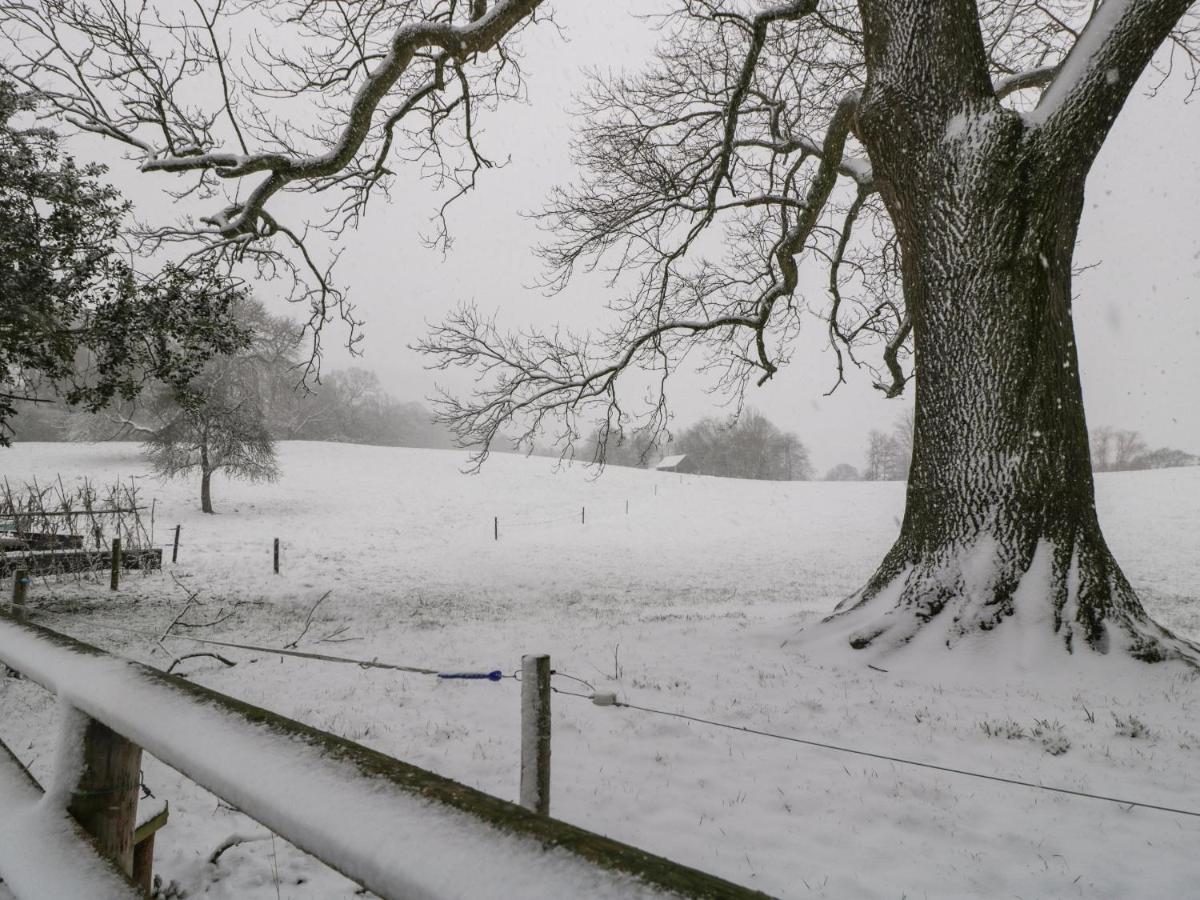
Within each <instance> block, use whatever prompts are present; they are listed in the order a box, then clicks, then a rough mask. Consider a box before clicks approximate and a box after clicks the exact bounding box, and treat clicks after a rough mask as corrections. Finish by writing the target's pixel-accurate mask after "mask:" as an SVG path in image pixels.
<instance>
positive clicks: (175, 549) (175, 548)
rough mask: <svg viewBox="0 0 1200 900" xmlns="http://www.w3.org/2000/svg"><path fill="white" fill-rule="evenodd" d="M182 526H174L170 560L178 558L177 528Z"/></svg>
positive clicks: (174, 560) (175, 560)
mask: <svg viewBox="0 0 1200 900" xmlns="http://www.w3.org/2000/svg"><path fill="white" fill-rule="evenodd" d="M182 527H183V526H182V525H176V526H175V543H174V544H173V545H172V546H171V562H177V561H178V560H179V529H180V528H182Z"/></svg>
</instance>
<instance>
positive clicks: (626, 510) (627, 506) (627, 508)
mask: <svg viewBox="0 0 1200 900" xmlns="http://www.w3.org/2000/svg"><path fill="white" fill-rule="evenodd" d="M625 515H629V501H628V500H626V501H625Z"/></svg>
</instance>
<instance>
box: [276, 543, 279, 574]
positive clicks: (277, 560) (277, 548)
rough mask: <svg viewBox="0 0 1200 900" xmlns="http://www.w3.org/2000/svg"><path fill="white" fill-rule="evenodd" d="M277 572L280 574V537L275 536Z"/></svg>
mask: <svg viewBox="0 0 1200 900" xmlns="http://www.w3.org/2000/svg"><path fill="white" fill-rule="evenodd" d="M275 574H276V575H278V574H279V538H275Z"/></svg>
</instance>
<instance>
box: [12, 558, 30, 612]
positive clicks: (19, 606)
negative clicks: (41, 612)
mask: <svg viewBox="0 0 1200 900" xmlns="http://www.w3.org/2000/svg"><path fill="white" fill-rule="evenodd" d="M28 597H29V570H28V569H16V570H15V571H14V572H13V592H12V614H13V616H14V617H16V620H17V621H18V622H23V621H25V600H26V598H28Z"/></svg>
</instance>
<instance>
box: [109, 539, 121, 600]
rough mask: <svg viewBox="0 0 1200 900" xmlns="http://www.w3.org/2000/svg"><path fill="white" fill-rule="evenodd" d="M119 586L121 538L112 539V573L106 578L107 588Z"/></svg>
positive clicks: (111, 588)
mask: <svg viewBox="0 0 1200 900" xmlns="http://www.w3.org/2000/svg"><path fill="white" fill-rule="evenodd" d="M120 586H121V539H120V538H119V537H115V538H113V539H112V574H111V575H110V576H109V579H108V589H109V590H110V591H115V590H117V588H119V587H120Z"/></svg>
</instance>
